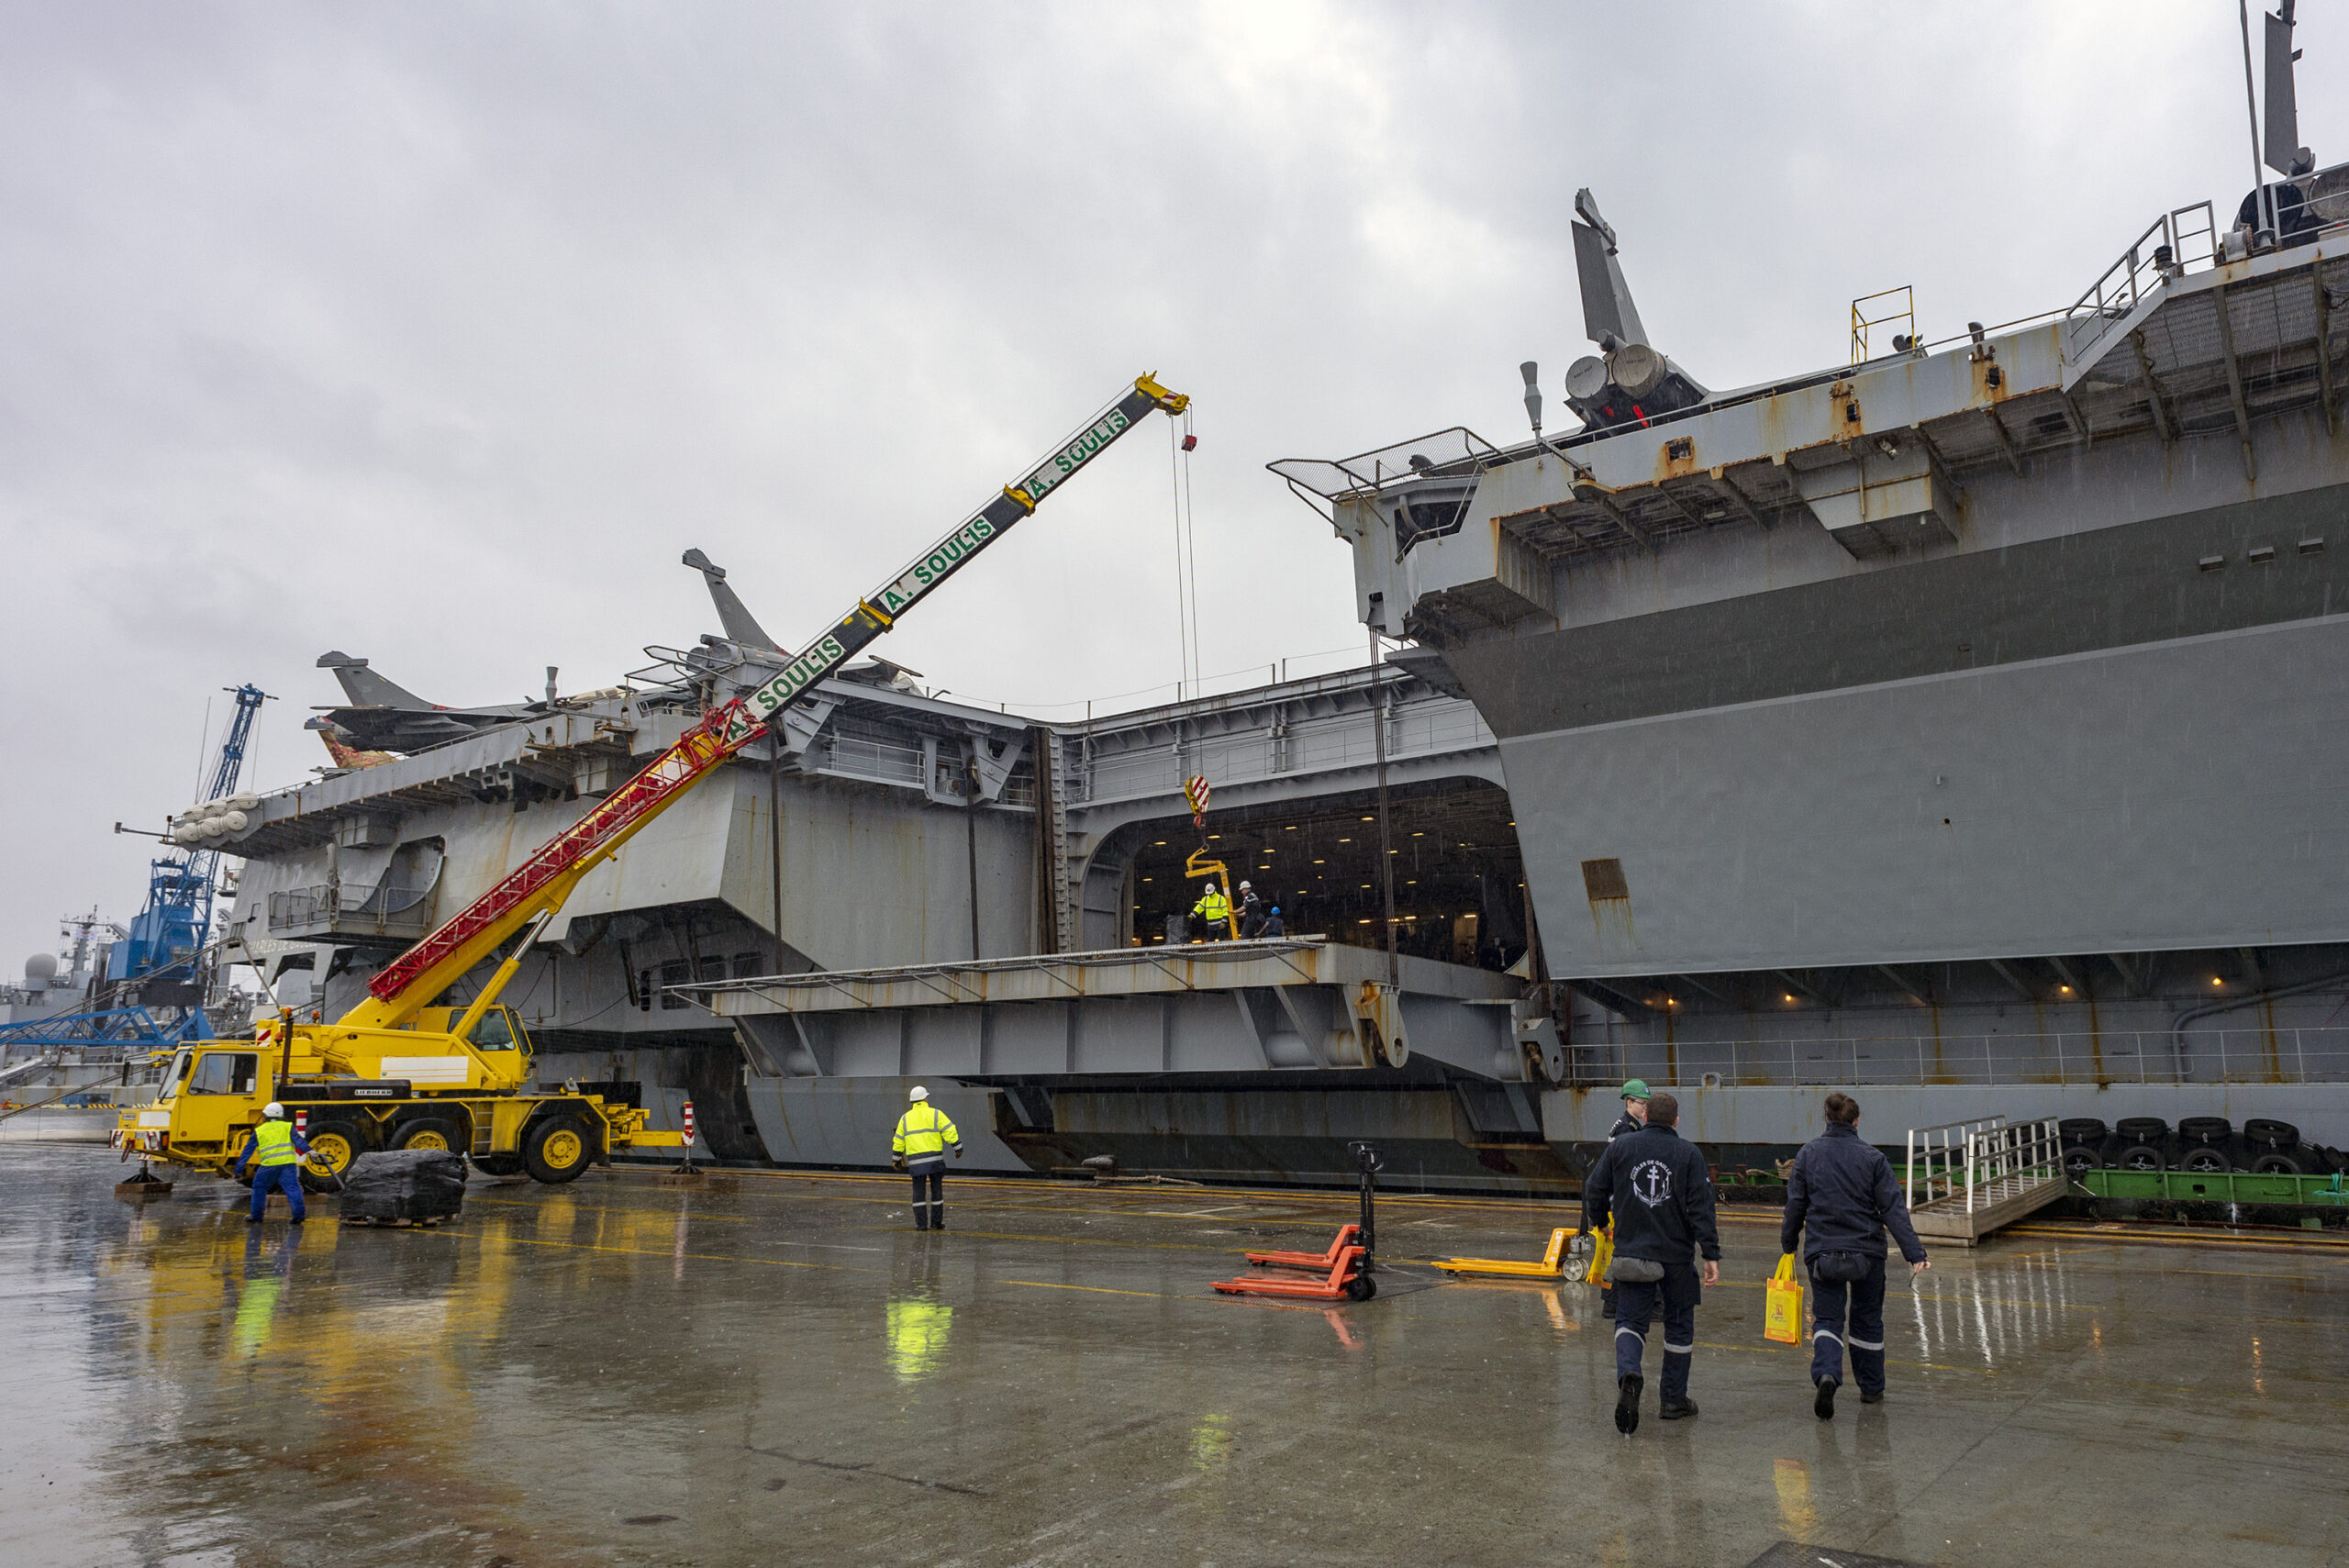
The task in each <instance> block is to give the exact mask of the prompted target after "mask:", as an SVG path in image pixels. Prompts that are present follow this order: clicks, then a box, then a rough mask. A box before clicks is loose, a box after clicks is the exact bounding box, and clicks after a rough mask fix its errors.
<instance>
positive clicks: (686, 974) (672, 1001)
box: [661, 959, 694, 1013]
mask: <svg viewBox="0 0 2349 1568" xmlns="http://www.w3.org/2000/svg"><path fill="white" fill-rule="evenodd" d="M693 983H694V966H693V965H692V964H690V963H687V962H685V961H684V960H683V959H672V960H670V961H669V962H667V963H664V964H662V966H661V1010H662V1012H664V1013H676V1012H682V1011H684V1010H685V1008H686V1007H689V1006H692V1005H693V1004H691V1003H690V1002H687V1001H686V1000H685V998H684V997H683V996H680V995H677V994H676V993H675V992H674V991H672V990H670V989H669V987H670V986H672V985H690V984H693Z"/></svg>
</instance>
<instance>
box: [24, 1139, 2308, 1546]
mask: <svg viewBox="0 0 2349 1568" xmlns="http://www.w3.org/2000/svg"><path fill="white" fill-rule="evenodd" d="M120 1174H121V1170H120V1167H118V1166H117V1164H116V1163H115V1162H114V1160H113V1157H112V1156H111V1155H109V1154H107V1153H106V1151H102V1150H86V1149H79V1148H72V1147H63V1146H46V1147H43V1146H32V1147H22V1148H12V1149H6V1150H0V1206H5V1207H0V1215H5V1217H6V1218H5V1221H0V1299H5V1301H6V1330H5V1332H6V1340H5V1342H6V1347H7V1354H6V1362H5V1365H0V1520H5V1527H0V1528H5V1529H6V1539H7V1542H8V1546H7V1551H6V1560H7V1561H8V1562H11V1563H12V1564H32V1563H75V1564H79V1563H127V1562H137V1563H158V1564H162V1563H169V1564H230V1563H234V1564H240V1565H241V1564H274V1563H287V1564H293V1563H301V1564H306V1565H315V1564H319V1563H325V1562H359V1563H366V1564H392V1563H426V1564H440V1563H448V1564H462V1565H466V1568H486V1565H491V1564H497V1565H503V1568H540V1565H553V1564H569V1563H696V1564H735V1563H743V1564H750V1563H759V1564H766V1563H810V1564H820V1563H846V1564H863V1563H874V1564H882V1563H886V1564H892V1565H904V1564H917V1563H918V1564H928V1563H950V1562H951V1563H961V1564H973V1565H979V1564H1069V1565H1076V1564H1094V1563H1141V1564H1156V1563H1179V1564H1194V1565H1197V1564H1219V1565H1238V1564H1269V1563H1311V1564H1334V1563H1373V1562H1375V1563H1408V1562H1442V1563H1478V1564H1489V1563H1497V1562H1509V1561H1518V1560H1522V1561H1529V1562H1531V1561H1539V1562H1563V1563H1586V1562H1587V1563H1610V1564H1611V1563H1631V1562H1640V1563H1644V1564H1675V1565H1676V1564H1721V1565H1731V1564H1739V1565H1742V1564H1746V1563H1751V1562H1754V1561H1755V1560H1756V1559H1757V1558H1761V1557H1763V1556H1764V1555H1765V1553H1770V1552H1772V1551H1774V1549H1777V1548H1778V1543H1781V1542H1787V1541H1796V1542H1803V1543H1808V1544H1809V1548H1810V1550H1809V1551H1804V1552H1802V1553H1800V1554H1792V1553H1788V1552H1787V1551H1783V1550H1781V1551H1780V1552H1779V1555H1778V1556H1777V1557H1775V1558H1773V1559H1772V1561H1774V1562H1776V1561H1789V1562H1791V1561H1800V1562H1810V1561H1813V1560H1815V1559H1818V1558H1820V1556H1821V1554H1822V1553H1823V1554H1824V1555H1825V1557H1826V1558H1827V1559H1828V1560H1831V1561H1835V1562H1851V1561H1852V1559H1850V1558H1849V1557H1844V1556H1841V1555H1839V1553H1845V1552H1860V1553H1867V1554H1869V1555H1870V1556H1872V1557H1875V1558H1880V1559H1890V1560H1895V1561H1898V1562H1942V1563H1950V1564H1966V1565H1981V1568H1990V1565H1994V1564H1998V1565H2004V1564H2013V1565H2017V1568H2020V1565H2021V1564H2032V1565H2034V1568H2035V1565H2041V1564H2048V1563H2056V1562H2061V1563H2064V1564H2065V1565H2066V1568H2095V1565H2099V1564H2107V1563H2110V1564H2114V1565H2116V1568H2119V1565H2123V1564H2126V1565H2128V1568H2143V1565H2145V1564H2148V1563H2189V1562H2190V1563H2221V1562H2223V1563H2228V1564H2269V1563H2273V1564H2286V1563H2289V1564H2294V1565H2303V1564H2310V1563H2325V1562H2344V1561H2349V1526H2345V1525H2344V1521H2343V1515H2344V1512H2345V1511H2349V1507H2345V1506H2344V1497H2349V1487H2344V1486H2343V1483H2342V1477H2343V1474H2344V1473H2349V1419H2344V1415H2349V1409H2345V1407H2349V1383H2344V1378H2349V1354H2344V1352H2349V1312H2344V1307H2349V1249H2343V1248H2341V1247H2339V1246H2337V1245H2328V1244H2326V1243H2324V1242H2323V1241H2321V1240H2319V1241H2314V1242H2311V1243H2310V1244H2309V1245H2307V1246H2305V1247H2299V1248H2277V1247H2266V1246H2248V1245H2243V1244H2240V1243H2230V1242H2228V1241H2225V1240H2197V1241H2191V1242H2182V1241H2168V1242H2158V1241H2139V1240H2133V1239H2132V1238H2131V1237H2129V1236H2127V1235H2126V1234H2124V1233H2122V1232H2119V1231H2093V1230H2077V1231H2073V1232H2070V1233H2056V1231H2055V1230H2054V1228H2048V1227H2033V1228H2032V1229H2031V1230H2030V1232H2029V1233H2027V1234H2021V1235H2016V1236H2012V1237H2010V1238H2009V1239H2006V1240H1999V1241H1997V1242H1994V1243H1993V1244H1992V1245H1990V1246H1988V1247H1987V1248H1985V1249H1983V1250H1981V1251H1978V1252H1976V1253H1973V1254H1966V1253H1963V1252H1958V1251H1943V1252H1942V1253H1941V1254H1939V1255H1938V1256H1937V1258H1936V1264H1935V1269H1934V1271H1933V1272H1932V1273H1929V1274H1927V1275H1925V1276H1924V1277H1923V1279H1921V1280H1920V1281H1918V1282H1916V1288H1915V1289H1914V1290H1913V1291H1912V1289H1911V1287H1910V1284H1909V1281H1908V1280H1907V1279H1906V1278H1905V1277H1904V1278H1902V1279H1901V1280H1899V1281H1898V1283H1896V1284H1895V1285H1894V1287H1893V1294H1892V1299H1891V1301H1890V1303H1889V1309H1888V1312H1887V1318H1888V1322H1889V1325H1890V1331H1889V1334H1888V1340H1889V1345H1890V1350H1889V1354H1890V1359H1891V1363H1892V1365H1891V1376H1892V1392H1891V1396H1890V1398H1889V1399H1888V1400H1887V1402H1886V1403H1885V1404H1884V1405H1882V1406H1879V1407H1861V1406H1860V1405H1859V1404H1858V1403H1857V1401H1856V1399H1850V1400H1847V1401H1846V1406H1847V1408H1845V1409H1844V1410H1843V1411H1842V1413H1840V1414H1839V1415H1838V1417H1837V1418H1836V1419H1835V1420H1834V1421H1833V1422H1831V1423H1821V1422H1820V1421H1817V1420H1816V1419H1814V1418H1812V1416H1811V1415H1810V1411H1809V1389H1808V1387H1807V1385H1806V1384H1805V1381H1804V1375H1803V1367H1804V1360H1803V1355H1802V1353H1801V1352H1798V1351H1795V1350H1793V1349H1791V1348H1788V1347H1781V1346H1776V1345H1772V1344H1769V1343H1767V1342H1765V1340H1763V1338H1762V1299H1763V1292H1762V1283H1761V1282H1762V1280H1763V1279H1764V1277H1765V1275H1766V1274H1767V1273H1769V1270H1770V1268H1771V1266H1772V1265H1773V1263H1775V1262H1776V1228H1775V1224H1774V1223H1770V1222H1767V1221H1765V1220H1760V1219H1743V1220H1740V1221H1736V1222H1733V1223H1731V1224H1730V1225H1729V1226H1728V1227H1727V1228H1726V1236H1725V1241H1726V1250H1727V1259H1726V1262H1725V1272H1724V1279H1723V1282H1722V1284H1721V1285H1720V1286H1719V1287H1718V1288H1716V1289H1715V1290H1713V1291H1711V1292H1709V1294H1708V1299H1707V1302H1706V1306H1705V1308H1704V1310H1703V1311H1702V1313H1701V1314H1700V1316H1699V1318H1698V1341H1699V1349H1698V1358H1697V1369H1696V1376H1695V1382H1694V1385H1693V1393H1694V1395H1695V1396H1696V1397H1697V1399H1698V1401H1699V1403H1700V1404H1701V1406H1702V1408H1703V1414H1702V1415H1701V1416H1700V1417H1699V1418H1698V1419H1696V1420H1693V1421H1685V1422H1679V1423H1675V1424H1671V1425H1666V1424H1664V1423H1662V1422H1660V1421H1657V1420H1655V1419H1654V1418H1653V1417H1654V1410H1653V1403H1654V1396H1653V1382H1654V1380H1653V1371H1654V1368H1653V1365H1652V1366H1651V1368H1650V1372H1651V1377H1650V1394H1649V1399H1648V1406H1649V1408H1648V1415H1649V1418H1648V1419H1647V1420H1646V1421H1645V1422H1644V1423H1643V1424H1642V1427H1641V1429H1640V1431H1639V1433H1638V1435H1637V1436H1636V1437H1635V1438H1633V1439H1631V1440H1629V1441H1626V1440H1623V1439H1621V1438H1619V1437H1618V1436H1616V1435H1615V1433H1614V1431H1613V1429H1612V1427H1611V1425H1610V1422H1609V1404H1610V1400H1611V1396H1612V1383H1613V1380H1612V1370H1613V1369H1612V1355H1613V1351H1612V1342H1611V1328H1610V1326H1609V1325H1607V1324H1606V1323H1605V1322H1604V1320H1603V1319H1602V1318H1600V1317H1599V1315H1598V1293H1597V1292H1596V1291H1595V1290H1592V1289H1589V1288H1587V1287H1582V1286H1564V1287H1553V1286H1544V1285H1540V1284H1443V1283H1437V1282H1436V1280H1435V1278H1434V1276H1432V1275H1431V1273H1430V1271H1428V1270H1426V1269H1425V1268H1424V1267H1419V1266H1414V1265H1412V1264H1411V1263H1410V1262H1408V1260H1410V1259H1415V1258H1416V1259H1425V1258H1429V1257H1432V1256H1436V1255H1441V1254H1444V1253H1451V1252H1469V1253H1484V1254H1487V1255H1503V1256H1512V1255H1513V1256H1523V1257H1531V1256H1534V1255H1535V1254H1536V1253H1537V1252H1538V1251H1539V1250H1540V1244H1541V1242H1542V1240H1543V1239H1544V1237H1545V1236H1546V1233H1547V1229H1548V1227H1549V1226H1550V1225H1551V1224H1552V1223H1554V1222H1555V1221H1556V1219H1557V1218H1560V1215H1559V1210H1558V1207H1557V1206H1547V1207H1545V1206H1542V1205H1535V1204H1526V1203H1515V1202H1502V1201H1491V1202H1486V1201H1478V1200H1474V1199H1463V1198H1442V1199H1413V1198H1397V1199H1389V1200H1388V1201H1386V1203H1384V1204H1383V1205H1382V1207H1381V1211H1380V1214H1381V1221H1382V1226H1381V1230H1382V1234H1381V1240H1382V1243H1383V1246H1382V1251H1383V1253H1384V1254H1385V1255H1386V1257H1387V1258H1389V1259H1390V1260H1392V1261H1393V1262H1394V1272H1392V1273H1388V1274H1387V1275H1386V1276H1384V1277H1383V1280H1382V1284H1381V1294H1380V1295H1379V1296H1378V1297H1377V1298H1376V1299H1375V1300H1373V1301H1370V1302H1366V1303H1364V1304H1361V1305H1359V1306H1350V1307H1342V1308H1338V1309H1334V1310H1324V1309H1321V1308H1319V1307H1308V1306H1300V1305H1297V1304H1273V1303H1260V1302H1247V1301H1241V1300H1231V1299H1223V1298H1219V1297H1217V1296H1213V1295H1212V1294H1211V1293H1210V1292H1209V1291H1208V1281H1209V1280H1211V1279H1214V1278H1217V1277H1219V1276H1221V1275H1227V1274H1229V1273H1232V1272H1234V1270H1235V1268H1236V1266H1237V1265H1238V1263H1239V1257H1238V1252H1239V1251H1240V1250H1241V1249H1244V1248H1246V1247H1250V1246H1265V1245H1270V1246H1290V1247H1295V1246H1304V1245H1312V1246H1317V1247H1318V1246H1319V1245H1320V1244H1321V1242H1322V1241H1324V1240H1326V1239H1327V1237H1328V1234H1329V1232H1330V1229H1331V1228H1332V1227H1334V1226H1335V1225H1336V1224H1337V1223H1339V1222H1340V1221H1341V1220H1342V1219H1343V1218H1347V1217H1348V1215H1349V1210H1350V1208H1351V1202H1350V1200H1348V1199H1346V1198H1342V1197H1338V1196H1334V1195H1331V1196H1322V1195H1288V1194H1269V1195H1268V1194H1253V1193H1239V1192H1231V1191H1227V1190H1219V1189H1210V1190H1200V1189H1184V1188H1164V1187H1161V1188H1149V1187H1127V1188H1119V1189H1114V1190H1096V1189H1091V1188H1085V1187H1070V1186H1061V1185H1044V1184H1037V1183H1017V1182H1009V1181H1000V1182H997V1181H978V1180H965V1181H960V1182H956V1181H952V1180H950V1183H949V1195H950V1203H951V1206H952V1207H951V1216H952V1229H950V1230H949V1231H947V1232H946V1233H945V1234H943V1235H932V1236H924V1235H918V1234H917V1233H915V1232H914V1231H913V1230H912V1229H910V1225H909V1218H908V1214H907V1207H906V1205H905V1202H904V1200H903V1197H902V1195H901V1194H900V1191H899V1186H898V1184H897V1183H896V1182H895V1181H893V1180H884V1179H881V1178H878V1177H864V1176H853V1175H784V1174H775V1173H742V1174H737V1175H727V1176H720V1177H718V1179H717V1180H715V1181H713V1182H711V1183H710V1184H708V1186H707V1189H706V1190H687V1189H684V1188H679V1187H675V1186H669V1185H664V1184H661V1183H660V1182H659V1181H657V1180H656V1179H655V1178H654V1177H653V1176H651V1174H649V1173H640V1172H619V1173H594V1174H591V1175H590V1176H588V1177H586V1178H584V1179H583V1180H582V1181H580V1182H579V1183H577V1184H574V1185H573V1186H570V1187H567V1188H547V1187H542V1186H538V1185H535V1184H530V1183H528V1182H515V1183H500V1184H488V1183H480V1184H475V1185H474V1186H473V1188H472V1189H471V1191H470V1192H469V1195H468V1197H467V1202H466V1207H465V1213H464V1217H463V1218H462V1220H461V1221H459V1222H457V1223H455V1224H451V1225H449V1226H446V1227H444V1228H442V1229H437V1230H373V1229H346V1228H343V1227H340V1226H338V1225H336V1224H333V1223H331V1220H332V1218H333V1207H334V1206H333V1204H332V1202H331V1200H323V1201H319V1202H317V1204H316V1205H315V1207H314V1210H313V1213H314V1219H313V1222H312V1223H311V1224H309V1225H308V1226H306V1227H305V1228H303V1229H301V1230H298V1231H296V1230H294V1229H291V1228H290V1227H288V1226H287V1225H286V1224H285V1222H284V1219H283V1218H273V1219H272V1220H270V1221H269V1222H268V1223H267V1224H265V1225H263V1226H262V1227H258V1228H249V1227H247V1226H246V1225H245V1224H244V1223H243V1222H242V1219H241V1210H240V1207H239V1200H241V1197H242V1193H241V1191H240V1190H239V1189H235V1188H232V1187H230V1186H229V1185H228V1184H225V1183H219V1182H215V1181H212V1180H209V1179H205V1180H189V1179H187V1178H185V1177H184V1175H183V1177H182V1179H181V1182H180V1185H179V1188H178V1191H177V1192H176V1193H175V1194H174V1195H173V1197H172V1198H171V1199H169V1200H167V1201H164V1202H161V1203H156V1204H150V1205H148V1206H146V1207H142V1208H133V1207H129V1206H128V1205H124V1204H120V1203H117V1201H116V1200H115V1199H114V1197H113V1196H112V1195H111V1184H112V1183H113V1182H114V1181H115V1180H117V1177H118V1176H119V1175H120ZM320 1219H323V1220H327V1221H328V1223H318V1222H317V1221H318V1220H320Z"/></svg>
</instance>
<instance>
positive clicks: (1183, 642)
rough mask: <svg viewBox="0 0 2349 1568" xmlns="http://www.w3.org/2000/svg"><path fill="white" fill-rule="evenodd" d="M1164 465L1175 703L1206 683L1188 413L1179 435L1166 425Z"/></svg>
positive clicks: (1192, 437)
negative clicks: (1171, 528)
mask: <svg viewBox="0 0 2349 1568" xmlns="http://www.w3.org/2000/svg"><path fill="white" fill-rule="evenodd" d="M1166 441H1167V452H1166V458H1167V466H1168V472H1169V474H1170V477H1171V478H1172V480H1173V484H1174V502H1175V647H1176V652H1177V654H1178V655H1179V662H1180V663H1181V666H1182V675H1183V679H1182V684H1180V685H1178V686H1176V687H1175V700H1176V701H1177V702H1180V701H1181V700H1183V698H1184V696H1185V695H1186V693H1187V695H1190V696H1194V697H1196V696H1197V695H1200V693H1199V689H1198V688H1199V686H1200V685H1201V684H1202V683H1203V681H1204V680H1205V676H1204V674H1203V673H1202V672H1203V670H1204V668H1205V664H1204V662H1203V660H1202V658H1201V656H1200V652H1199V548H1198V535H1197V531H1196V530H1195V529H1194V528H1193V527H1192V522H1191V449H1192V448H1193V447H1195V446H1197V444H1198V438H1197V436H1195V435H1193V434H1192V433H1191V414H1190V410H1189V409H1188V408H1187V407H1186V408H1185V409H1184V411H1183V428H1182V429H1181V430H1180V431H1179V432H1178V431H1176V429H1175V424H1174V421H1173V420H1171V419H1170V420H1168V421H1167V425H1166Z"/></svg>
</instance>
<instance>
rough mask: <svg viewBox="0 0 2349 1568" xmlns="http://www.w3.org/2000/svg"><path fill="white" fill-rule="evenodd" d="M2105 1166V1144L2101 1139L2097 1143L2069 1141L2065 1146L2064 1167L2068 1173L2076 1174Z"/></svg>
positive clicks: (2097, 1169) (2098, 1169)
mask: <svg viewBox="0 0 2349 1568" xmlns="http://www.w3.org/2000/svg"><path fill="white" fill-rule="evenodd" d="M2103 1168H2104V1145H2103V1143H2102V1141H2101V1140H2099V1141H2098V1142H2095V1143H2067V1144H2065V1146H2064V1169H2065V1172H2067V1173H2070V1174H2072V1175H2075V1176H2076V1175H2080V1174H2082V1173H2085V1172H2088V1171H2100V1170H2102V1169H2103Z"/></svg>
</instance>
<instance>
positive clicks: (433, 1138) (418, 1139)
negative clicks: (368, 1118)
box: [392, 1116, 466, 1154]
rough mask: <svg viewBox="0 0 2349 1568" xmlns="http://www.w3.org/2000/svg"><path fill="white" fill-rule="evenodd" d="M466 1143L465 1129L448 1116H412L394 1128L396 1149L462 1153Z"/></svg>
mask: <svg viewBox="0 0 2349 1568" xmlns="http://www.w3.org/2000/svg"><path fill="white" fill-rule="evenodd" d="M465 1143H466V1139H465V1134H464V1129H462V1128H461V1127H459V1126H458V1125H457V1123H456V1122H454V1121H452V1120H451V1119H450V1118H447V1117H438V1116H419V1117H412V1118H409V1119H408V1120H406V1121H404V1122H402V1123H400V1124H399V1126H397V1127H395V1128H394V1129H392V1147H393V1148H395V1149H430V1150H435V1151H440V1150H446V1151H450V1152H451V1153H457V1154H462V1153H463V1152H464V1151H465Z"/></svg>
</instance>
